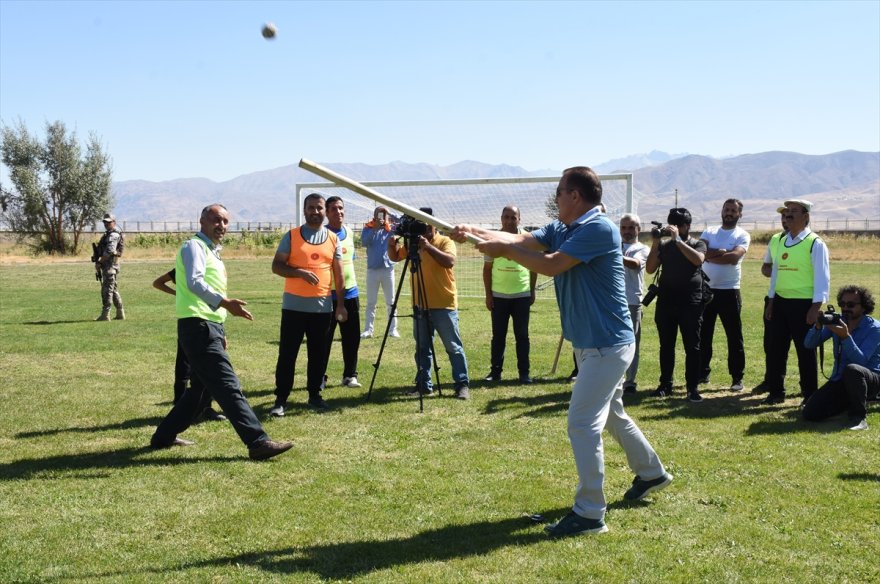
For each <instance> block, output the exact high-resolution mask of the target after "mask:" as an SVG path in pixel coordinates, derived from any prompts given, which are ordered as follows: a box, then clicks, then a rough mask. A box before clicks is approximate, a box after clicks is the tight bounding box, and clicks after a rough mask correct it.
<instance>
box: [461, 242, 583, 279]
mask: <svg viewBox="0 0 880 584" xmlns="http://www.w3.org/2000/svg"><path fill="white" fill-rule="evenodd" d="M532 239H534V238H532ZM477 249H479V250H480V251H481V252H483V253H484V254H486V255H488V256H491V257H493V258H497V257H505V258H508V259H511V260H513V261H515V262H516V263H518V264H520V265H521V266H524V267H526V268H528V269H529V270H531V271H532V272H537V273H539V274H544V275H545V276H556V275H559V274H561V273H562V272H565V271H568V270H570V269H571V268H572V267H574V266H575V265H577V264H579V263H580V261H581V260H579V259H577V258H574V257H572V256H570V255H568V254H564V253H562V252H559V251H555V252H553V253H549V254H547V253H543V252H541V251H535V250H532V249H528V248H527V247H525V246H521V245H516V244H512V243H504V242H501V241H484V242H483V243H478V244H477Z"/></svg>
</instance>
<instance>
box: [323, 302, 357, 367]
mask: <svg viewBox="0 0 880 584" xmlns="http://www.w3.org/2000/svg"><path fill="white" fill-rule="evenodd" d="M343 305H344V306H345V310H347V311H348V320H346V321H345V322H340V323H337V322H336V319H335V318H332V319H330V334H329V335H328V337H327V363H328V364H329V363H330V350H331V349H332V348H333V337H334V336H336V326H337V325H338V326H339V335H340V336H341V337H342V361H343V364H344V365H343V367H344V369H343V372H342V376H343V377H357V374H358V371H357V369H358V349H360V346H361V316H360V314H361V313H360V310H361V306H360V301H359V300H358V297H357V296H355V297H354V298H348V299H346V300H344V301H343Z"/></svg>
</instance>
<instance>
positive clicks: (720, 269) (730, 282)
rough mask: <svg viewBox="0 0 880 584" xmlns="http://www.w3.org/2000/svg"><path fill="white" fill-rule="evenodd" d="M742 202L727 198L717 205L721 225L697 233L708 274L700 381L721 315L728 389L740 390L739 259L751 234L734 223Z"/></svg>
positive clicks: (704, 379)
mask: <svg viewBox="0 0 880 584" xmlns="http://www.w3.org/2000/svg"><path fill="white" fill-rule="evenodd" d="M742 210H743V204H742V201H740V200H739V199H727V200H726V201H724V206H723V207H722V208H721V225H718V226H713V227H710V228H708V229H706V230H705V231H703V233H702V235H700V239H702V240H703V241H704V242H706V248H707V249H706V261H705V262H704V263H703V272H705V274H706V276H708V278H709V287H710V288H711V289H712V296H713V298H712V302H710V303H709V304H707V305H706V307H705V308H704V309H703V326H702V328H701V330H700V335H701V339H700V358H701V363H702V370H701V372H700V373H701V374H700V383H709V374H710V373H711V371H712V337H713V336H714V335H715V321H716V318H717V317H721V324H722V325H723V326H724V334H725V335H726V336H727V370H728V372H729V373H730V378H731V385H730V389H731V391H742V389H743V373H744V372H745V369H746V351H745V347H744V344H743V332H742V318H741V317H740V314H741V312H742V295H741V294H740V280H741V278H742V271H741V268H742V260H743V257H744V256H745V255H746V252H747V251H748V250H749V243H750V241H751V236H750V235H749V234H748V232H747V231H746V230H745V229H743V228H741V227H739V226H737V223H738V222H739V220H740V218H742Z"/></svg>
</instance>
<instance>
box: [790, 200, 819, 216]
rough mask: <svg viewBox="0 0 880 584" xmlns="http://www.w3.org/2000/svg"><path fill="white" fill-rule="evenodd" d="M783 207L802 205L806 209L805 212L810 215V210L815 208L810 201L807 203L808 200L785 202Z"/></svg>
mask: <svg viewBox="0 0 880 584" xmlns="http://www.w3.org/2000/svg"><path fill="white" fill-rule="evenodd" d="M783 205H785V206H788V205H800V206H801V207H803V208H804V210H805V211H806V212H807V213H809V212H810V209H812V208H813V203H811V202H809V201H806V200H804V199H789V200H787V201H785V202H784V203H783Z"/></svg>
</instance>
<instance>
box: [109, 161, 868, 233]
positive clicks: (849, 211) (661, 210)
mask: <svg viewBox="0 0 880 584" xmlns="http://www.w3.org/2000/svg"><path fill="white" fill-rule="evenodd" d="M323 164H324V166H327V167H328V168H331V169H332V170H334V171H336V172H338V173H340V174H343V175H345V176H347V177H350V178H352V179H354V180H357V181H361V182H364V181H403V180H438V179H464V178H512V177H532V176H558V175H559V174H560V171H559V170H546V169H544V170H538V171H528V170H525V169H523V168H520V167H516V166H509V165H504V164H501V165H490V164H484V163H481V162H475V161H463V162H459V163H457V164H452V165H449V166H437V165H433V164H426V163H418V164H409V163H405V162H400V161H396V162H391V163H388V164H383V165H367V164H360V163H323ZM594 168H595V169H596V170H597V172H600V173H603V174H609V173H613V172H631V173H632V174H633V185H634V189H635V190H636V191H637V193H636V198H637V205H638V208H637V210H638V212H639V214H640V215H641V218H642V220H643V221H648V220H650V219H658V220H663V219H665V216H666V213H667V210H668V209H669V208H670V207H673V206H675V204H676V193H677V203H678V205H679V206H683V207H687V208H688V209H690V211H691V213H692V215H693V217H694V220H695V223H696V221H697V220H700V221H708V222H709V223H713V222H716V220H717V219H718V217H719V214H720V209H721V205H722V203H723V201H724V200H725V199H727V198H729V197H735V198H738V199H740V200H742V201H743V203H744V205H745V208H744V220H748V221H755V220H757V221H768V220H773V219H775V212H776V207H778V206H779V205H780V204H781V202H782V201H783V200H785V199H789V198H801V199H808V200H810V201H812V202H813V203H814V211H813V217H815V218H818V219H822V220H824V219H825V218H829V219H832V220H833V219H865V218H868V219H878V218H880V152H857V151H853V150H847V151H843V152H836V153H833V154H825V155H807V154H799V153H795V152H763V153H760V154H745V155H741V156H733V157H730V158H724V159H718V158H712V157H708V156H700V155H693V154H687V155H681V154H680V155H670V154H666V153H663V152H657V151H654V152H651V153H649V154H641V155H634V156H630V157H627V158H622V159H617V160H612V161H609V162H606V163H603V164H600V165H596V166H595V167H594ZM314 182H323V179H320V178H319V177H316V176H314V175H312V174H311V173H308V172H306V171H304V170H302V169H300V168H298V167H297V166H296V165H294V164H291V165H288V166H283V167H280V168H275V169H271V170H263V171H258V172H253V173H250V174H246V175H242V176H239V177H237V178H234V179H232V180H229V181H224V182H214V181H212V180H209V179H205V178H183V179H175V180H168V181H162V182H149V181H142V180H128V181H120V182H114V183H113V187H112V190H113V194H114V196H115V199H116V207H115V209H114V212H115V214H116V216H117V217H119V219H120V220H123V221H163V220H164V221H192V220H194V219H196V218H197V217H194V214H196V213H197V212H198V210H199V209H201V207H203V206H204V205H206V204H208V203H211V202H216V201H221V202H223V203H224V204H225V205H226V206H227V207H228V208H229V210H230V212H231V213H232V215H233V220H234V221H274V222H279V221H291V220H292V219H293V216H294V207H295V204H296V203H295V193H296V185H297V184H302V183H314Z"/></svg>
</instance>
